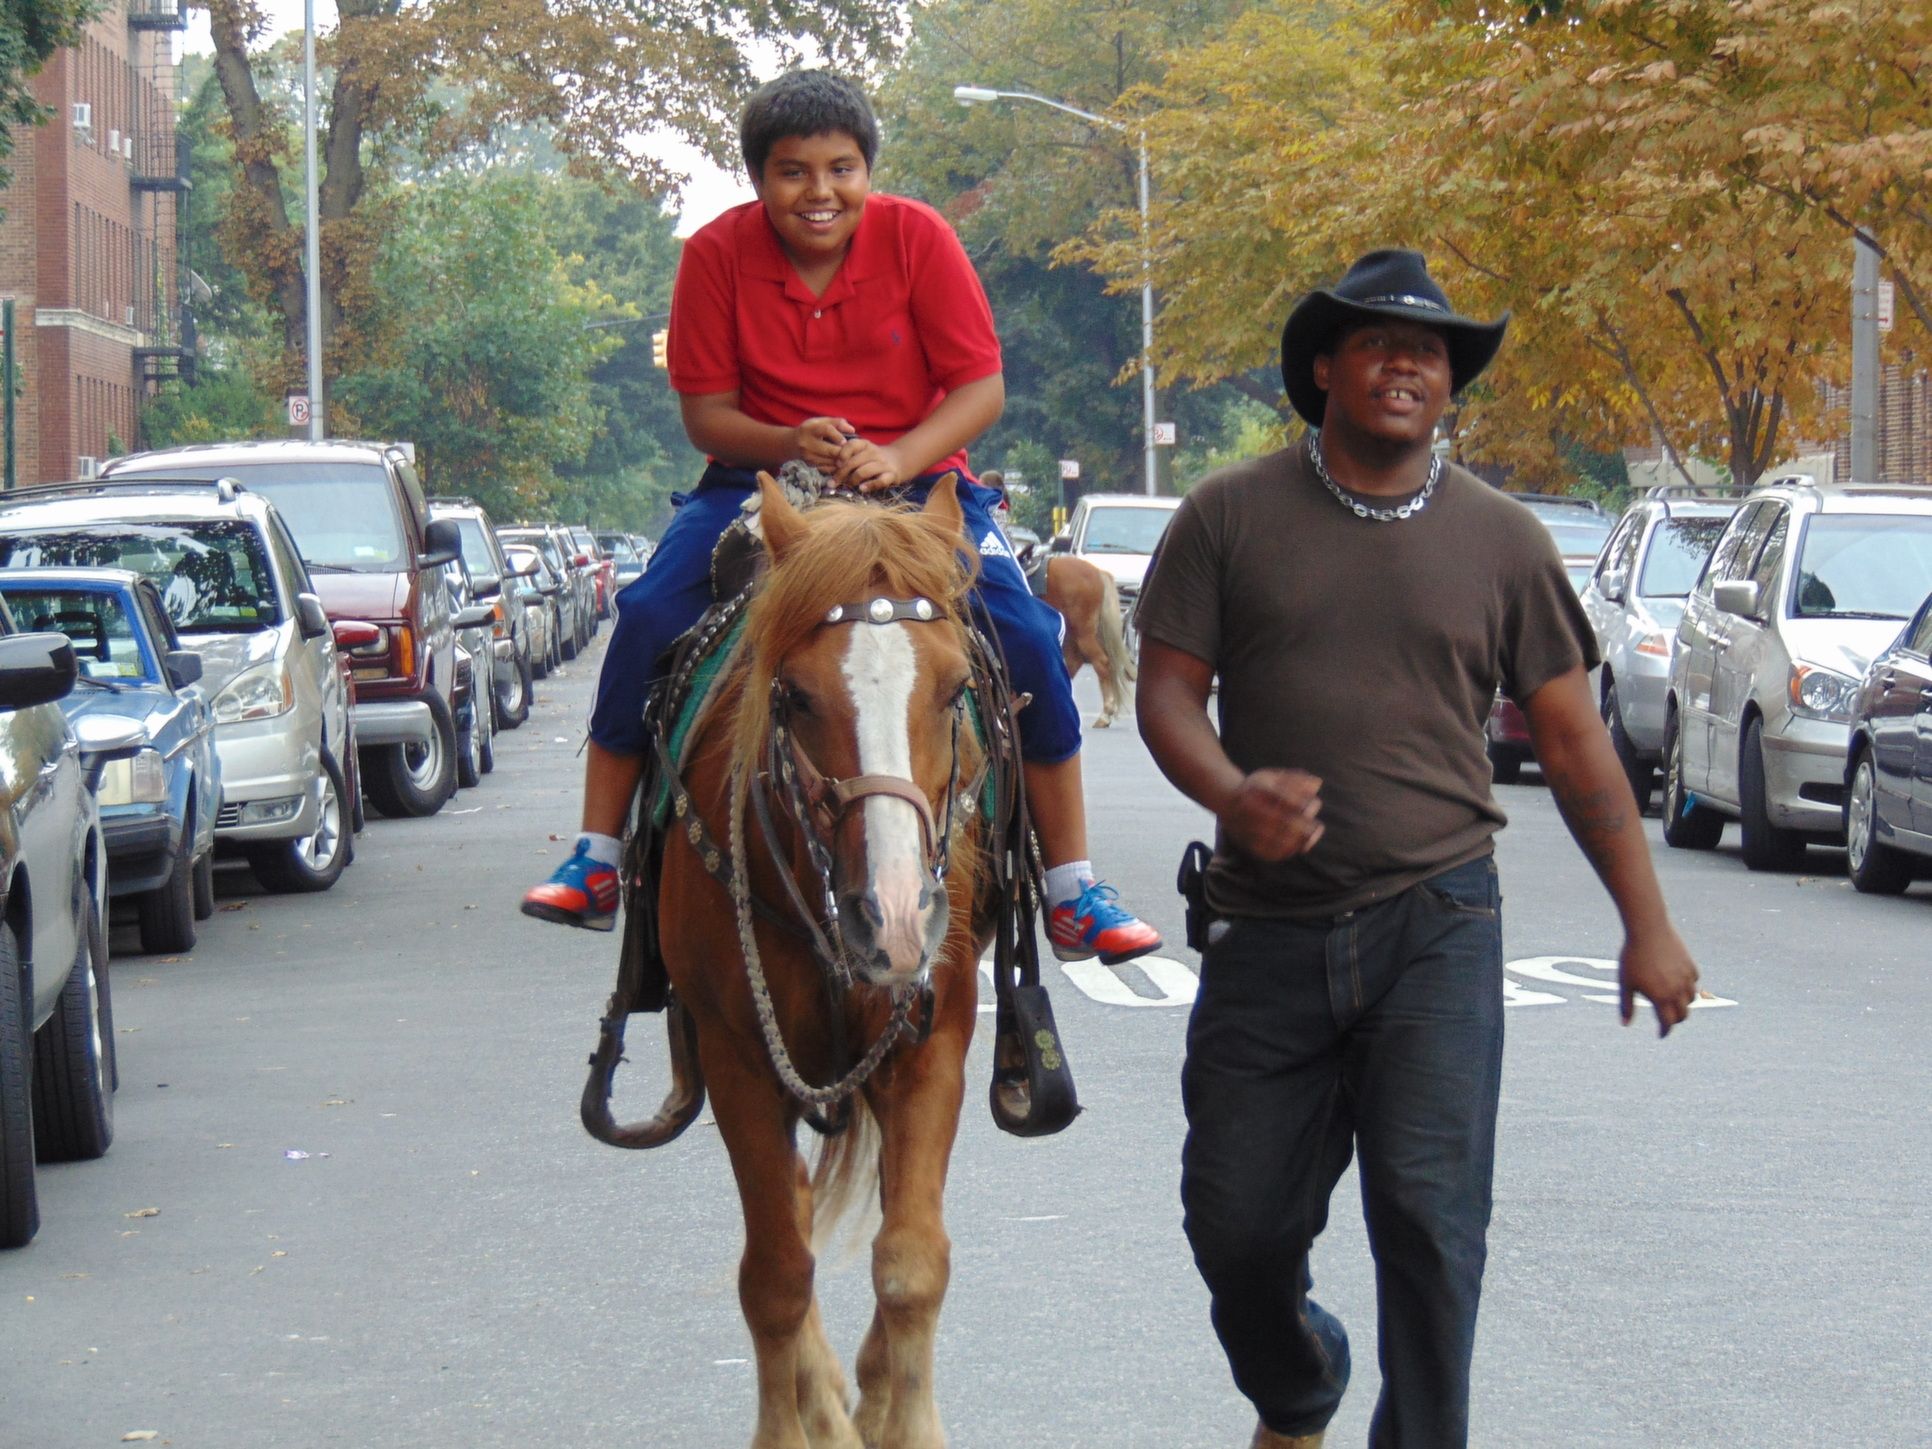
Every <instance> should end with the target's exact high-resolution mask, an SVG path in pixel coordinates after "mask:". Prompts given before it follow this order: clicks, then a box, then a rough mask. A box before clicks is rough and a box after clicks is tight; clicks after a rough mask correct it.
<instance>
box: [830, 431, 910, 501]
mask: <svg viewBox="0 0 1932 1449" xmlns="http://www.w3.org/2000/svg"><path fill="white" fill-rule="evenodd" d="M832 481H833V482H834V483H836V484H838V485H839V487H841V488H856V489H858V490H859V492H861V493H877V492H878V491H879V490H880V489H882V488H891V487H894V486H896V485H897V484H900V483H903V482H905V481H906V479H905V469H904V468H903V467H902V466H901V465H900V463H899V459H898V457H897V456H896V455H895V454H894V453H893V451H892V448H891V446H890V445H886V446H881V445H880V444H878V443H873V442H868V441H867V440H866V439H864V438H847V439H846V440H845V446H844V447H843V448H840V449H839V456H838V465H837V466H836V467H835V468H834V469H833V470H832Z"/></svg>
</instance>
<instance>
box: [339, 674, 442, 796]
mask: <svg viewBox="0 0 1932 1449" xmlns="http://www.w3.org/2000/svg"><path fill="white" fill-rule="evenodd" d="M426 703H427V704H428V705H429V714H430V731H429V741H428V743H427V744H420V745H380V746H377V747H376V748H374V749H371V750H370V751H368V753H366V754H365V755H364V756H363V757H362V764H363V769H364V772H365V773H366V775H367V777H368V779H367V783H366V788H367V789H368V791H369V798H370V799H371V800H373V801H375V802H376V808H377V809H378V810H380V811H382V813H383V814H385V815H387V816H389V817H390V818H391V819H393V820H402V819H407V818H412V817H421V816H425V815H434V814H435V813H436V812H437V811H438V810H441V809H442V808H443V805H444V803H445V802H446V801H448V799H449V797H450V796H451V795H454V794H455V793H456V722H455V721H454V720H453V719H451V718H450V712H449V704H448V702H447V701H445V700H444V698H443V697H442V696H441V695H440V694H431V695H429V696H428V698H427V700H426Z"/></svg>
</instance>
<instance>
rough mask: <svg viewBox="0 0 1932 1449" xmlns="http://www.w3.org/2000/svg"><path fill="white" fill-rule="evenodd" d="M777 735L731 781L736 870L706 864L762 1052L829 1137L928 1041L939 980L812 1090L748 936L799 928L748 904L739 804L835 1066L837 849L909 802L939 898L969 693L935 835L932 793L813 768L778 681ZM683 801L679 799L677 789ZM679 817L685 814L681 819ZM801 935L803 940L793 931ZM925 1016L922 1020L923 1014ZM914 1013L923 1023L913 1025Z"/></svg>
mask: <svg viewBox="0 0 1932 1449" xmlns="http://www.w3.org/2000/svg"><path fill="white" fill-rule="evenodd" d="M946 617H947V616H946V614H945V612H944V611H943V610H942V609H941V608H940V607H939V606H938V605H936V604H934V603H933V602H932V600H930V599H926V598H917V597H915V598H911V599H894V598H888V597H883V596H882V597H878V598H874V599H870V600H865V601H862V602H859V603H854V604H839V605H836V606H835V607H833V608H832V609H829V610H828V611H827V612H826V614H825V616H824V618H823V619H822V620H820V622H819V624H818V626H817V627H818V628H827V627H834V626H838V625H845V624H852V625H861V624H863V625H873V626H877V625H892V624H898V623H901V622H905V621H912V622H915V623H933V622H936V621H939V620H941V619H944V618H946ZM770 710H771V732H770V745H769V747H768V750H767V753H766V758H765V761H764V768H763V769H762V770H761V771H760V772H759V774H758V776H757V778H755V779H749V780H748V779H745V778H743V767H742V766H740V767H739V769H738V770H736V771H734V778H733V780H732V782H731V785H732V788H731V790H730V798H731V828H730V862H729V867H728V869H727V868H724V862H722V861H719V862H718V866H717V868H714V866H713V861H714V860H715V859H716V857H717V852H716V851H715V850H713V849H708V848H700V850H699V855H700V859H701V860H702V861H703V862H704V864H705V868H706V869H707V870H709V871H710V872H711V874H712V875H713V876H715V877H717V878H719V879H720V880H722V881H723V883H724V884H725V885H726V887H727V889H728V890H729V892H730V894H731V898H732V903H733V906H734V907H735V914H736V917H737V927H738V942H739V946H740V948H741V949H742V951H743V953H744V958H745V972H746V978H747V981H748V983H749V985H750V987H751V994H752V1003H753V1006H754V1007H755V1008H756V1011H757V1015H758V1023H759V1028H760V1031H761V1033H762V1034H763V1036H764V1039H765V1046H766V1050H767V1051H768V1053H769V1054H770V1056H771V1061H772V1066H773V1069H774V1070H775V1071H776V1072H777V1074H778V1078H779V1081H780V1082H782V1083H783V1084H784V1086H785V1089H786V1091H788V1092H789V1093H790V1094H791V1095H792V1096H793V1097H794V1098H795V1099H797V1100H798V1101H799V1103H800V1104H801V1105H803V1107H804V1108H805V1114H806V1118H807V1120H808V1121H810V1122H811V1124H812V1125H813V1126H814V1127H815V1128H817V1129H818V1130H820V1131H826V1132H834V1131H838V1130H840V1129H842V1128H843V1127H844V1125H845V1122H846V1120H847V1112H846V1110H845V1108H846V1105H847V1101H848V1099H849V1098H850V1097H851V1095H852V1094H853V1093H854V1092H856V1091H857V1090H858V1088H859V1087H860V1086H861V1085H862V1084H863V1083H864V1082H865V1080H866V1079H867V1078H868V1077H870V1076H871V1075H872V1073H873V1072H874V1071H875V1070H877V1068H878V1066H879V1064H880V1063H881V1062H883V1061H884V1060H885V1058H886V1055H887V1054H888V1053H889V1052H890V1051H891V1050H892V1048H893V1047H895V1046H896V1045H898V1043H899V1042H900V1041H901V1040H902V1039H906V1038H912V1039H914V1040H924V1038H925V1036H926V1035H927V1033H929V1032H930V1031H931V1030H932V1017H933V1010H932V981H931V977H930V975H927V976H925V977H923V978H922V979H921V980H919V981H918V982H909V983H906V984H905V985H902V986H895V987H893V988H892V991H891V998H892V1015H891V1017H890V1018H889V1019H888V1020H887V1022H886V1025H885V1028H884V1030H883V1031H882V1032H881V1033H880V1034H879V1037H878V1038H877V1039H876V1040H875V1041H874V1042H873V1043H872V1045H871V1047H870V1048H869V1049H868V1050H867V1051H866V1053H865V1055H864V1057H862V1058H861V1059H860V1060H859V1061H858V1062H857V1063H855V1064H854V1065H853V1066H852V1067H851V1069H850V1070H848V1071H847V1072H845V1073H844V1075H843V1076H841V1077H840V1078H839V1079H838V1080H837V1081H836V1082H833V1083H831V1084H830V1085H828V1086H823V1087H815V1086H813V1085H811V1084H810V1083H808V1082H807V1081H805V1079H804V1078H803V1077H802V1076H801V1075H800V1074H799V1072H798V1069H797V1067H796V1066H795V1065H794V1064H793V1062H792V1059H791V1053H790V1051H789V1050H787V1048H786V1046H785V1042H784V1038H783V1035H782V1033H781V1032H780V1030H779V1027H778V1018H777V1013H776V1011H775V1010H774V1008H773V1006H772V1003H771V992H770V988H769V986H768V985H767V983H766V980H765V972H764V965H763V962H762V961H761V959H760V957H759V953H758V942H757V937H756V933H755V932H754V930H753V928H752V917H753V913H754V911H756V912H757V913H758V914H762V915H765V916H766V917H768V918H774V917H776V918H777V919H779V921H780V923H781V924H784V925H786V926H787V927H794V923H793V922H791V921H789V920H785V919H784V918H783V917H782V916H778V914H777V913H776V912H774V911H772V910H771V909H770V908H768V907H765V906H764V904H763V902H760V901H756V900H754V899H753V898H752V895H751V884H750V872H749V869H748V865H747V861H746V854H745V839H746V830H745V819H744V805H745V801H746V800H747V799H749V800H750V801H751V803H752V807H753V809H754V811H755V812H756V814H757V818H758V824H759V828H760V831H761V833H762V834H763V836H764V840H765V847H766V850H767V851H768V852H769V853H770V855H771V857H772V859H773V861H774V863H775V864H776V865H777V867H778V869H777V872H776V873H777V875H778V877H779V879H780V880H781V881H782V882H783V884H784V888H785V892H786V895H787V897H788V900H789V903H790V905H791V907H792V911H793V913H794V914H795V915H796V916H797V917H798V921H799V922H800V923H802V925H803V931H802V934H803V935H804V936H805V938H806V940H807V941H808V943H809V945H810V947H811V951H812V955H813V956H814V957H815V958H816V960H817V962H818V966H819V970H820V973H821V975H822V977H823V979H824V985H825V990H826V997H827V1004H828V1007H829V1011H830V1016H829V1025H830V1028H831V1031H832V1034H833V1047H834V1055H835V1057H836V1058H837V1059H840V1060H843V1059H844V1057H845V1054H846V1053H845V1041H844V1017H845V1014H844V1000H845V992H846V990H847V989H848V988H849V987H850V986H851V985H852V979H853V972H852V958H851V954H850V952H849V951H848V950H847V949H846V945H845V938H844V931H843V929H842V927H841V924H840V919H839V907H838V892H837V889H836V886H835V884H834V876H833V860H832V850H831V846H830V843H829V842H830V841H831V839H832V838H833V837H834V836H835V835H836V833H837V831H838V827H839V825H840V823H841V822H842V820H843V819H844V817H845V815H846V813H847V812H849V811H850V810H851V809H852V808H853V806H855V805H857V804H859V803H860V802H862V801H864V800H866V799H869V798H872V797H874V796H883V797H887V798H891V799H897V800H903V801H905V802H906V803H907V804H909V805H911V806H912V807H913V808H914V810H915V811H916V812H917V814H918V817H919V823H920V839H921V841H922V843H923V847H924V862H923V864H924V868H925V870H926V872H927V875H928V877H929V878H930V880H931V882H932V884H933V887H934V888H935V889H936V890H939V891H942V892H943V891H944V889H945V880H946V871H947V867H948V864H949V863H950V858H951V850H952V835H953V816H954V806H955V804H956V802H957V800H958V798H959V794H960V790H959V783H960V781H959V773H960V765H959V736H960V728H961V725H962V723H963V722H964V719H965V715H966V697H965V693H964V691H962V692H961V694H960V696H959V698H958V699H957V700H955V701H954V704H953V707H952V716H953V718H952V742H951V747H952V764H951V769H950V772H949V775H948V778H947V784H946V814H945V824H944V828H943V829H940V828H938V827H936V825H935V823H934V820H933V812H932V805H931V803H930V802H929V801H928V800H927V799H926V794H925V791H923V790H922V789H920V787H919V785H918V784H917V783H916V782H915V781H912V780H908V779H905V778H903V777H900V776H897V775H876V774H870V775H855V776H852V777H850V778H847V779H835V778H832V777H828V776H827V775H826V774H825V773H824V772H823V771H822V770H820V769H819V768H818V766H817V764H816V763H815V762H814V761H813V760H812V758H811V756H810V754H809V753H808V752H807V751H806V749H805V747H804V746H803V745H802V744H800V743H799V741H798V738H797V736H796V735H795V734H794V733H793V732H792V729H791V725H790V711H789V705H788V703H787V698H786V691H785V688H784V685H783V683H782V681H780V680H778V679H774V680H773V681H772V687H771V701H770ZM774 779H775V780H777V781H779V782H781V783H782V784H783V786H784V789H785V802H786V804H787V805H788V806H789V811H788V813H789V815H790V817H791V820H792V823H793V825H794V826H795V827H796V829H797V831H798V834H799V837H800V839H801V841H802V843H803V844H804V847H805V852H806V855H807V857H808V858H809V860H810V861H811V866H812V871H813V873H814V874H815V875H816V876H817V878H818V885H819V890H820V900H821V905H820V907H819V908H818V909H817V910H814V909H813V908H812V906H811V905H810V904H809V903H808V902H807V901H806V900H805V897H804V894H803V892H801V891H800V889H799V886H798V881H797V880H796V878H795V877H794V875H793V873H792V871H791V870H790V869H788V868H787V867H786V864H785V861H786V855H787V853H786V851H785V850H784V848H783V845H782V842H781V841H780V840H779V838H778V830H777V827H776V824H775V822H774V821H773V819H772V815H771V809H770V806H769V804H768V802H767V792H768V790H769V787H770V785H771V783H772V781H773V780H774ZM680 794H682V791H681V790H680ZM680 813H682V812H680ZM692 826H693V834H692V836H691V841H692V844H693V846H694V847H698V846H699V843H700V836H701V835H702V833H703V831H702V825H701V823H699V822H698V821H697V820H696V818H695V816H693V819H692ZM794 929H796V928H795V927H794ZM922 1008H923V1009H922ZM915 1013H916V1014H917V1016H918V1021H917V1022H915V1021H914V1016H915ZM826 1109H831V1110H832V1112H833V1113H835V1115H834V1116H833V1117H831V1118H827V1117H826V1116H825V1115H824V1113H825V1111H826Z"/></svg>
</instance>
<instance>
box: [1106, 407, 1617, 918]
mask: <svg viewBox="0 0 1932 1449" xmlns="http://www.w3.org/2000/svg"><path fill="white" fill-rule="evenodd" d="M1363 501H1364V502H1365V503H1368V504H1370V505H1371V506H1376V505H1378V504H1381V503H1383V502H1384V500H1377V499H1370V498H1364V499H1363ZM1135 623H1136V625H1137V626H1138V627H1139V629H1140V630H1141V632H1142V633H1143V634H1144V635H1145V636H1146V637H1148V638H1150V639H1157V640H1159V641H1160V642H1161V643H1163V644H1168V645H1171V646H1173V647H1174V648H1176V649H1182V650H1185V651H1186V652H1187V653H1189V654H1192V655H1194V656H1195V657H1196V658H1197V659H1202V660H1205V661H1206V662H1207V663H1209V664H1211V665H1213V666H1214V670H1215V673H1216V674H1217V675H1219V677H1220V726H1221V741H1222V745H1223V747H1224V748H1225V749H1226V750H1227V752H1228V757H1229V758H1230V759H1232V760H1233V761H1234V763H1235V764H1236V765H1238V766H1239V767H1240V768H1241V769H1242V770H1244V771H1250V770H1257V769H1262V768H1265V767H1268V766H1277V767H1284V768H1293V769H1300V770H1306V771H1308V772H1309V773H1310V774H1313V775H1316V776H1318V777H1319V778H1320V779H1321V781H1322V789H1321V800H1322V813H1321V819H1322V824H1323V826H1324V827H1325V831H1324V834H1323V835H1322V838H1321V840H1320V842H1319V843H1318V844H1317V845H1316V846H1315V848H1314V850H1312V851H1311V852H1309V853H1308V854H1307V855H1303V856H1297V857H1295V858H1294V859H1292V860H1287V861H1282V862H1279V863H1276V864H1267V863H1265V862H1262V861H1258V860H1254V859H1252V858H1251V857H1248V856H1246V855H1244V854H1242V853H1241V852H1239V851H1238V850H1235V849H1234V848H1233V847H1231V846H1230V845H1229V843H1228V841H1227V840H1226V839H1225V838H1222V839H1219V840H1217V841H1216V844H1215V853H1214V863H1213V865H1212V866H1211V867H1210V868H1209V871H1208V900H1209V901H1210V903H1211V904H1212V905H1213V907H1214V909H1215V910H1216V911H1218V912H1221V913H1223V914H1226V915H1232V916H1279V917H1297V916H1300V917H1309V916H1332V915H1338V914H1340V913H1341V912H1343V911H1349V910H1354V909H1355V908H1357V907H1359V906H1363V905H1367V904H1369V903H1370V902H1372V901H1377V900H1382V899H1384V898H1386V897H1388V896H1391V895H1394V894H1395V893H1397V892H1398V891H1402V890H1406V889H1407V888H1408V887H1409V886H1411V885H1413V884H1415V883H1416V882H1417V881H1419V880H1426V879H1427V878H1428V877H1430V876H1432V875H1435V874H1437V873H1439V872H1441V871H1444V870H1447V869H1449V868H1451V867H1453V866H1457V865H1461V864H1463V863H1465V862H1467V861H1470V860H1475V859H1478V858H1480V857H1482V856H1484V855H1487V854H1488V853H1489V851H1490V849H1491V846H1490V837H1491V836H1493V835H1494V834H1495V833H1496V832H1497V831H1498V830H1499V829H1501V828H1502V826H1503V824H1504V823H1505V818H1504V815H1503V812H1502V811H1501V810H1500V809H1499V808H1498V807H1497V804H1496V800H1495V797H1494V796H1493V795H1492V794H1491V792H1490V767H1489V761H1488V758H1487V756H1486V754H1485V752H1484V747H1483V722H1484V720H1485V719H1486V718H1487V716H1488V714H1489V709H1490V704H1491V701H1492V699H1493V697H1494V695H1495V692H1496V687H1497V685H1498V684H1499V683H1500V684H1501V685H1502V687H1503V689H1504V691H1505V692H1506V693H1507V694H1508V695H1509V696H1510V697H1511V698H1512V699H1515V700H1518V701H1521V700H1525V699H1527V698H1529V696H1530V695H1532V694H1534V693H1535V692H1536V691H1537V690H1538V689H1539V688H1541V687H1542V686H1543V685H1544V684H1547V683H1548V682H1549V681H1550V680H1552V679H1554V678H1556V677H1557V676H1558V675H1560V674H1563V673H1565V672H1567V671H1569V670H1571V669H1574V668H1576V667H1577V666H1578V665H1579V664H1582V665H1586V666H1589V667H1594V666H1595V665H1596V663H1597V662H1598V660H1597V650H1596V641H1595V638H1594V636H1593V634H1592V633H1591V629H1590V624H1589V621H1588V619H1587V618H1586V617H1585V615H1584V613H1583V608H1582V605H1581V604H1580V603H1579V602H1578V601H1577V597H1576V591H1575V590H1574V589H1573V588H1572V587H1571V586H1570V581H1569V578H1568V577H1567V575H1565V573H1564V571H1563V562H1562V559H1561V558H1560V557H1559V556H1558V554H1557V550H1556V545H1555V543H1554V542H1553V540H1552V538H1551V536H1550V532H1549V530H1548V529H1547V528H1545V527H1544V526H1543V525H1542V523H1541V522H1540V521H1538V520H1537V518H1536V517H1535V516H1534V515H1533V514H1531V513H1530V511H1529V510H1528V509H1526V508H1524V507H1522V506H1521V505H1519V504H1517V503H1514V502H1512V501H1511V500H1510V499H1509V498H1507V497H1505V496H1504V495H1503V494H1501V493H1498V492H1496V491H1495V490H1494V489H1492V488H1490V487H1489V486H1488V485H1487V484H1485V483H1483V482H1482V481H1481V480H1480V479H1478V478H1477V477H1475V476H1474V475H1473V474H1470V473H1467V472H1465V471H1464V470H1462V469H1460V468H1457V467H1454V466H1452V465H1451V466H1445V468H1444V471H1443V477H1442V479H1441V481H1440V482H1439V483H1438V484H1437V487H1436V491H1435V494H1434V496H1433V497H1432V498H1431V499H1430V500H1429V502H1428V505H1427V506H1426V507H1425V508H1424V509H1423V510H1422V511H1421V512H1420V513H1417V514H1415V515H1413V516H1412V517H1409V518H1406V519H1402V520H1399V521H1396V522H1389V523H1383V522H1377V521H1374V520H1371V519H1364V518H1358V517H1357V516H1356V515H1355V514H1354V513H1352V512H1351V511H1349V509H1347V508H1346V507H1344V506H1343V505H1342V504H1341V503H1340V502H1339V501H1338V500H1337V499H1336V498H1335V497H1334V496H1333V495H1331V494H1330V493H1329V492H1328V490H1327V489H1326V488H1324V487H1323V486H1322V484H1321V482H1320V480H1319V479H1317V478H1316V477H1315V474H1314V470H1313V468H1312V467H1311V466H1310V465H1309V462H1308V455H1307V450H1306V447H1305V445H1303V444H1299V443H1298V444H1296V445H1295V446H1293V447H1290V448H1287V449H1284V450H1283V451H1281V452H1279V453H1273V454H1270V455H1269V456H1267V457H1264V458H1256V459H1254V460H1252V461H1250V462H1246V463H1239V464H1236V465H1234V466H1232V467H1229V468H1224V469H1221V470H1219V471H1218V472H1216V473H1214V474H1212V475H1210V476H1209V477H1207V478H1205V479H1203V480H1202V481H1201V482H1200V483H1199V484H1198V485H1197V486H1196V487H1195V488H1194V489H1193V491H1192V492H1190V493H1189V494H1188V495H1187V497H1186V498H1185V499H1183V500H1182V502H1181V506H1180V508H1179V510H1178V511H1177V512H1176V513H1175V515H1174V520H1173V522H1172V523H1171V524H1170V525H1169V527H1168V529H1167V534H1166V536H1165V538H1164V539H1163V540H1162V542H1161V546H1160V550H1159V552H1158V553H1157V554H1156V556H1155V558H1154V561H1153V564H1152V566H1151V567H1150V568H1149V569H1148V572H1147V581H1146V583H1145V585H1144V586H1143V588H1142V590H1141V597H1140V603H1139V605H1138V608H1137V610H1136V617H1135Z"/></svg>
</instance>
